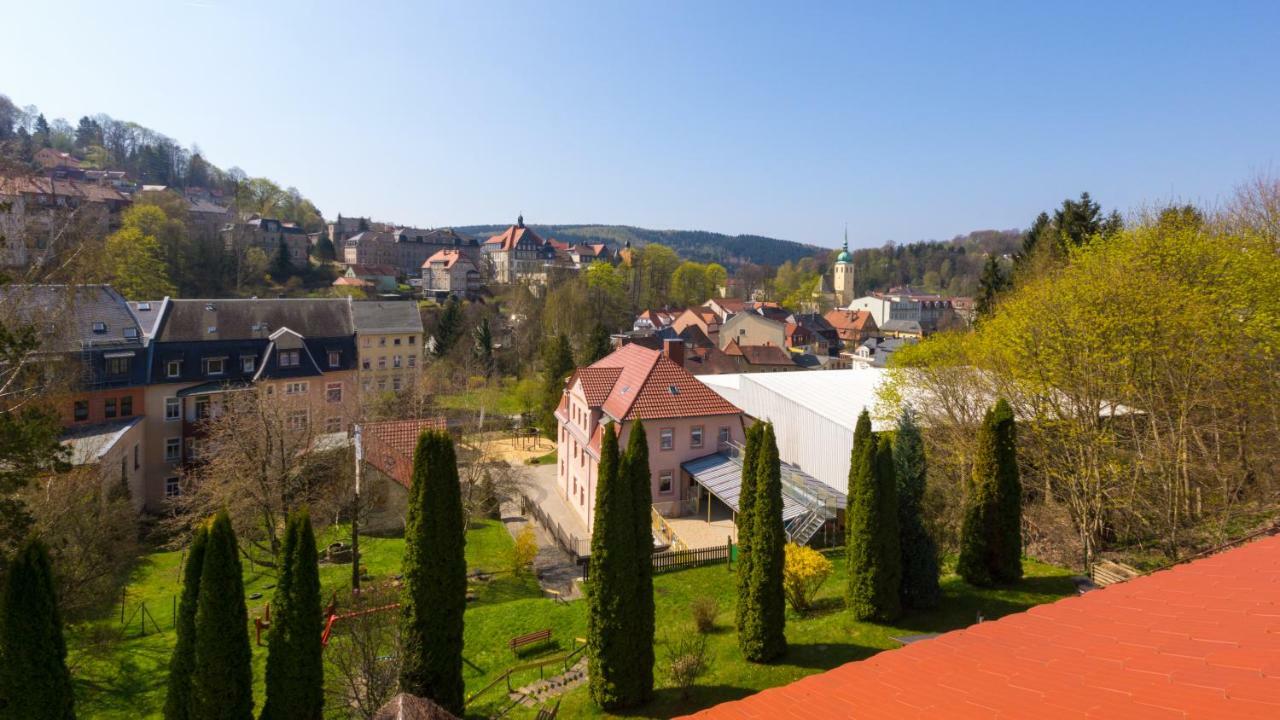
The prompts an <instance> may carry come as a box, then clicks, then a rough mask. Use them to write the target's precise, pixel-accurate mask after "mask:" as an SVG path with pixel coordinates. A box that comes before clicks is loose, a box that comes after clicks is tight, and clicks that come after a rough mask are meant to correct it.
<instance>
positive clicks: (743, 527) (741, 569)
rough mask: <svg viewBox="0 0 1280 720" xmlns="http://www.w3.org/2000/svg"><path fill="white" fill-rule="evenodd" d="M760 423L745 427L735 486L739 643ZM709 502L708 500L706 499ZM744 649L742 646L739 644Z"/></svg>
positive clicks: (745, 610) (745, 611) (747, 605)
mask: <svg viewBox="0 0 1280 720" xmlns="http://www.w3.org/2000/svg"><path fill="white" fill-rule="evenodd" d="M763 432H764V425H763V423H755V424H754V425H752V426H751V427H749V428H747V444H746V447H745V448H743V451H742V485H741V487H740V488H738V516H737V518H736V521H737V529H738V575H737V585H738V602H737V605H736V606H735V608H734V626H735V627H736V628H737V629H738V638H739V646H740V647H742V643H741V639H742V637H743V633H744V632H746V624H747V618H748V616H749V615H750V614H751V613H752V612H753V609H752V601H751V594H750V588H751V562H752V558H753V557H754V554H753V551H752V545H753V542H754V541H755V536H756V534H755V525H754V524H753V521H754V520H755V514H754V513H753V510H754V509H755V503H756V491H755V487H756V479H757V477H758V474H757V472H756V461H757V459H758V458H759V457H760V450H761V444H762V443H763V441H764V435H763ZM708 502H710V500H708ZM742 649H743V651H744V652H745V650H746V648H745V647H742Z"/></svg>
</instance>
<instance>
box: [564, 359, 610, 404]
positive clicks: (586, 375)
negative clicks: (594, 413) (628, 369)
mask: <svg viewBox="0 0 1280 720" xmlns="http://www.w3.org/2000/svg"><path fill="white" fill-rule="evenodd" d="M621 374H622V368H619V367H594V366H592V367H584V368H578V369H577V371H576V372H574V374H573V376H572V377H570V378H569V383H568V385H569V387H573V383H574V381H575V380H578V381H581V382H582V394H583V395H585V396H586V398H587V406H588V407H593V408H597V407H600V406H601V405H603V404H604V401H605V400H606V399H608V397H609V392H610V391H612V390H613V386H614V384H615V383H617V382H618V376H619V375H621Z"/></svg>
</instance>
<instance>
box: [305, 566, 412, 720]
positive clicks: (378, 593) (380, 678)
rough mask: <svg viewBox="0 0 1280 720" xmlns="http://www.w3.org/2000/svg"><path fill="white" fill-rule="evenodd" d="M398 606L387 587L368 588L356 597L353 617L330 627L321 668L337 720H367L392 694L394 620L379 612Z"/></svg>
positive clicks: (396, 646)
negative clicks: (324, 669)
mask: <svg viewBox="0 0 1280 720" xmlns="http://www.w3.org/2000/svg"><path fill="white" fill-rule="evenodd" d="M398 600H399V592H398V590H397V589H395V588H392V587H386V586H381V587H374V588H370V589H367V590H365V591H364V592H362V593H361V594H360V595H359V599H358V600H357V605H356V607H354V608H352V610H350V611H348V612H359V613H360V614H357V615H355V616H354V617H347V618H343V619H342V620H340V621H338V622H336V623H334V625H333V631H332V634H331V635H330V636H329V645H328V647H327V648H326V649H325V655H324V659H325V664H326V665H328V666H329V671H328V673H327V675H328V677H329V678H330V681H329V682H326V683H325V691H326V692H327V693H328V695H329V698H330V701H329V702H328V703H327V704H328V706H329V707H331V708H340V709H341V710H340V712H339V713H338V716H339V717H357V718H365V719H366V720H367V719H368V718H372V717H373V716H374V714H375V713H376V712H377V711H378V708H380V707H382V706H383V705H385V704H386V703H387V701H389V700H390V699H391V698H392V696H394V695H395V694H396V690H397V689H398V687H399V683H400V622H399V620H400V616H399V613H398V612H396V611H395V610H379V608H385V607H387V606H388V605H391V604H392V603H395V602H397V601H398Z"/></svg>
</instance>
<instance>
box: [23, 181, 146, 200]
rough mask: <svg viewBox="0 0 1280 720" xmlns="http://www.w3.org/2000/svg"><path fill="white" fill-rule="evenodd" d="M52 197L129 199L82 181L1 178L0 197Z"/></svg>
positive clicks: (110, 188) (112, 190)
mask: <svg viewBox="0 0 1280 720" xmlns="http://www.w3.org/2000/svg"><path fill="white" fill-rule="evenodd" d="M20 193H21V194H25V195H52V196H62V197H69V198H78V199H80V200H84V201H86V202H118V203H125V202H128V201H129V198H127V197H125V196H124V195H122V194H121V193H120V192H119V191H117V190H116V189H115V188H113V187H111V186H109V185H99V184H98V183H95V182H84V181H81V180H69V179H61V180H59V179H51V178H47V177H34V176H0V195H17V194H20Z"/></svg>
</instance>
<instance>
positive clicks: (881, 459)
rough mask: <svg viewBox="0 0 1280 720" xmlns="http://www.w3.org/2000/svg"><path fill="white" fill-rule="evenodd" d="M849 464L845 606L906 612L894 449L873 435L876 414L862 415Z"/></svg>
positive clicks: (870, 614)
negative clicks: (904, 609) (901, 592)
mask: <svg viewBox="0 0 1280 720" xmlns="http://www.w3.org/2000/svg"><path fill="white" fill-rule="evenodd" d="M852 455H853V456H852V463H851V465H850V468H849V501H848V508H847V510H846V513H845V518H846V519H845V524H846V526H847V532H848V540H847V542H846V543H845V545H846V547H845V553H846V562H847V563H848V568H849V580H848V582H849V585H848V587H847V589H846V591H845V604H846V605H848V607H849V609H850V610H851V611H852V612H853V616H854V617H855V618H857V619H858V620H877V621H881V622H886V621H890V620H893V619H895V618H896V617H898V615H899V614H900V613H901V610H902V605H901V600H900V598H899V596H898V593H899V588H900V585H901V579H902V571H901V563H902V557H901V550H900V546H899V542H898V507H897V506H898V503H897V487H896V485H895V481H894V477H893V475H894V473H893V456H892V448H891V447H890V446H889V444H888V442H887V440H886V441H884V443H883V445H882V442H881V441H880V440H878V439H877V438H876V436H875V435H873V434H872V433H871V416H870V415H869V414H868V413H867V411H866V410H863V411H862V414H861V415H859V416H858V424H857V426H856V428H855V429H854V433H853V454H852Z"/></svg>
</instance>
